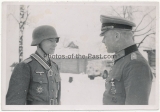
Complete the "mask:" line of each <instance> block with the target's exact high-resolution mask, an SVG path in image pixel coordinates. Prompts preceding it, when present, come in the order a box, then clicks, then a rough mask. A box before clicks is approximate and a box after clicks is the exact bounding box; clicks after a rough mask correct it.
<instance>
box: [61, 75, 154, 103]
mask: <svg viewBox="0 0 160 112" xmlns="http://www.w3.org/2000/svg"><path fill="white" fill-rule="evenodd" d="M69 77H73V81H72V82H71V83H70V82H69ZM61 78H62V96H61V104H62V105H102V97H103V92H104V90H105V86H104V84H105V80H104V79H102V78H101V77H96V78H95V79H94V80H90V79H89V78H88V76H87V75H86V74H70V73H61ZM154 96H155V81H153V84H152V90H151V94H150V100H149V104H150V105H153V104H155V99H154V98H155V97H154Z"/></svg>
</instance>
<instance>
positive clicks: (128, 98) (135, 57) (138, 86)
mask: <svg viewBox="0 0 160 112" xmlns="http://www.w3.org/2000/svg"><path fill="white" fill-rule="evenodd" d="M134 49H135V50H134ZM128 51H129V52H128ZM127 52H128V53H127ZM151 85H152V73H151V69H150V66H149V65H148V63H147V61H146V60H145V59H144V58H143V56H142V55H141V54H140V52H139V51H138V50H136V47H135V45H133V46H131V47H130V48H128V49H127V51H126V49H125V50H122V51H121V52H120V53H118V54H116V59H115V64H114V65H113V67H112V68H111V70H110V71H109V75H108V77H107V78H106V82H105V88H106V90H105V92H104V94H103V104H104V105H147V104H148V100H149V95H150V91H151Z"/></svg>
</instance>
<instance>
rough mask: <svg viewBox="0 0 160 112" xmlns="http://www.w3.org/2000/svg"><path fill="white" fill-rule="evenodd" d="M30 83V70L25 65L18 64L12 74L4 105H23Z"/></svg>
mask: <svg viewBox="0 0 160 112" xmlns="http://www.w3.org/2000/svg"><path fill="white" fill-rule="evenodd" d="M29 82H30V68H29V65H27V64H26V63H19V64H18V65H17V66H16V67H15V69H14V71H13V72H12V75H11V78H10V83H9V88H8V92H7V95H6V105H25V103H26V98H27V93H28V87H29Z"/></svg>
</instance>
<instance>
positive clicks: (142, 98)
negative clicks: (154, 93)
mask: <svg viewBox="0 0 160 112" xmlns="http://www.w3.org/2000/svg"><path fill="white" fill-rule="evenodd" d="M123 73H124V76H125V78H124V86H125V91H126V100H125V105H147V104H148V100H149V94H150V90H151V85H152V74H151V71H150V68H149V66H148V65H147V64H145V63H142V62H138V61H133V62H131V63H130V64H129V65H128V66H127V67H126V68H125V69H124V72H123Z"/></svg>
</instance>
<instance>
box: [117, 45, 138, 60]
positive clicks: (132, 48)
mask: <svg viewBox="0 0 160 112" xmlns="http://www.w3.org/2000/svg"><path fill="white" fill-rule="evenodd" d="M135 51H138V48H137V46H136V44H134V45H132V46H129V47H127V48H126V49H123V50H121V51H120V52H118V53H117V54H115V55H114V63H116V62H117V61H118V60H120V59H121V58H123V57H125V56H126V55H128V54H130V53H132V52H135Z"/></svg>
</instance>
